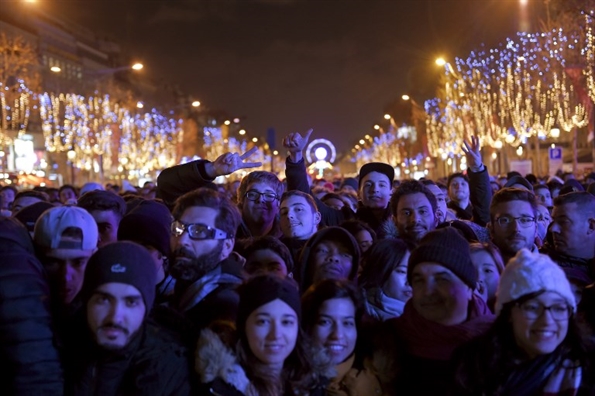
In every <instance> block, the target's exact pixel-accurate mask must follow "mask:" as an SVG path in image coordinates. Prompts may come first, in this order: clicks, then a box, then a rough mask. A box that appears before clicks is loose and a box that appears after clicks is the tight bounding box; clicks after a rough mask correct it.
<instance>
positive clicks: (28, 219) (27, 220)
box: [14, 201, 54, 232]
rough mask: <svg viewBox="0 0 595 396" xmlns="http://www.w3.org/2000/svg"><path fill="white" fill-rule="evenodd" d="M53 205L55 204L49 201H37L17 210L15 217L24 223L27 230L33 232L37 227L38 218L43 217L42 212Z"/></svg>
mask: <svg viewBox="0 0 595 396" xmlns="http://www.w3.org/2000/svg"><path fill="white" fill-rule="evenodd" d="M53 207H54V205H52V204H51V203H49V202H44V201H39V202H35V203H34V204H32V205H29V206H25V207H24V208H22V209H21V210H19V211H18V212H16V213H15V214H14V217H15V218H16V219H17V220H18V221H20V222H21V223H23V224H24V225H25V227H27V231H29V232H33V230H34V229H35V223H36V222H37V219H39V217H41V214H42V213H43V212H45V211H46V210H48V209H50V208H53Z"/></svg>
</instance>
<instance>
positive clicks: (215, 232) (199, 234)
mask: <svg viewBox="0 0 595 396" xmlns="http://www.w3.org/2000/svg"><path fill="white" fill-rule="evenodd" d="M184 231H187V232H188V236H189V237H190V239H194V240H197V241H200V240H204V239H229V238H232V237H231V236H229V234H228V233H227V232H225V231H223V230H220V229H219V228H214V227H209V226H208V225H206V224H200V223H194V224H184V223H182V222H181V221H177V220H176V221H174V222H173V223H171V234H172V235H173V236H175V237H177V238H179V237H181V236H182V234H184Z"/></svg>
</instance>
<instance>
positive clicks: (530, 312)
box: [517, 301, 572, 321]
mask: <svg viewBox="0 0 595 396" xmlns="http://www.w3.org/2000/svg"><path fill="white" fill-rule="evenodd" d="M517 306H518V307H519V308H520V309H521V312H522V314H523V316H524V317H525V318H526V319H530V320H536V319H539V318H540V317H541V315H543V313H544V312H545V311H550V315H552V319H554V320H556V321H562V320H566V319H568V318H570V315H571V314H572V309H571V308H570V307H569V306H568V304H554V305H551V306H549V307H546V306H545V305H543V304H540V303H537V302H532V301H526V302H524V303H522V304H517Z"/></svg>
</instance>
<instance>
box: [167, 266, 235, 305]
mask: <svg viewBox="0 0 595 396" xmlns="http://www.w3.org/2000/svg"><path fill="white" fill-rule="evenodd" d="M240 283H242V279H241V278H239V277H237V276H235V275H232V274H228V273H225V272H222V271H221V266H220V265H219V266H217V268H215V269H214V270H212V271H211V272H208V273H207V274H205V275H204V276H203V277H201V278H200V279H198V280H197V281H196V282H194V283H193V284H191V285H190V286H189V287H188V289H186V290H185V291H184V294H183V295H182V298H180V302H179V303H178V309H179V311H180V312H185V311H188V310H189V309H191V308H192V307H194V306H195V305H196V304H198V303H199V302H201V301H202V300H203V299H204V298H205V297H206V296H208V295H209V294H210V293H211V292H213V291H214V290H215V289H217V288H218V287H219V286H220V285H225V284H234V285H239V284H240Z"/></svg>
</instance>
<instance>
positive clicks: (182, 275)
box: [169, 240, 223, 283]
mask: <svg viewBox="0 0 595 396" xmlns="http://www.w3.org/2000/svg"><path fill="white" fill-rule="evenodd" d="M222 251H223V241H222V240H220V241H218V243H217V246H215V247H214V248H213V250H211V251H210V252H208V253H204V254H202V255H200V256H198V257H196V256H195V255H194V253H192V251H190V250H188V249H186V248H183V247H182V248H179V249H177V250H175V251H174V252H173V260H172V263H171V264H170V269H169V272H170V274H171V276H172V277H173V278H174V279H175V280H176V281H181V282H188V283H194V282H196V281H197V280H198V279H200V278H201V277H203V276H204V275H205V274H206V273H208V272H209V271H212V270H213V269H215V268H216V267H217V265H218V264H219V262H220V257H221V252H222Z"/></svg>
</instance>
